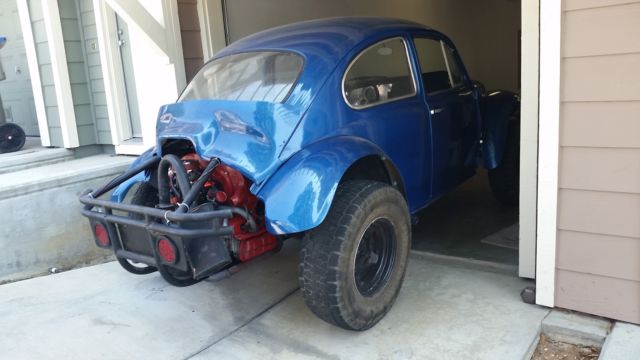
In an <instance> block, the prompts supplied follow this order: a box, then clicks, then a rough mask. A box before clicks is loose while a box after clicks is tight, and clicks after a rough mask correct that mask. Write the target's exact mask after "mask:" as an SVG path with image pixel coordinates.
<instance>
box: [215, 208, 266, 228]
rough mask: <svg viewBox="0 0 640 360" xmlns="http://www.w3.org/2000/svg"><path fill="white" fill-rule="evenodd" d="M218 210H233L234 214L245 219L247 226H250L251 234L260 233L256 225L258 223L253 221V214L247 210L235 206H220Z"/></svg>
mask: <svg viewBox="0 0 640 360" xmlns="http://www.w3.org/2000/svg"><path fill="white" fill-rule="evenodd" d="M218 209H220V210H231V212H232V213H234V214H237V215H240V216H242V217H243V218H245V220H247V225H248V226H249V230H250V231H251V232H256V231H258V226H257V225H256V221H255V220H254V219H253V216H251V214H250V213H249V212H248V211H247V210H245V209H243V208H239V207H233V206H219V207H218Z"/></svg>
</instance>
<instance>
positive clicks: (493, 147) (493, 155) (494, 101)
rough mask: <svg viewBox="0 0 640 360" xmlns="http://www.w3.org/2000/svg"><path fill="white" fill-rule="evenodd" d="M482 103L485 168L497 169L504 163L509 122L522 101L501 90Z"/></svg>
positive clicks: (514, 95)
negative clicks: (503, 157)
mask: <svg viewBox="0 0 640 360" xmlns="http://www.w3.org/2000/svg"><path fill="white" fill-rule="evenodd" d="M482 102H483V103H482V105H483V106H482V127H483V129H482V132H483V135H484V136H483V145H482V153H483V162H484V167H485V168H487V169H495V168H496V167H497V166H498V165H499V164H500V162H501V161H502V156H503V155H504V149H505V146H506V143H507V132H508V128H509V121H510V120H511V118H512V115H513V114H514V112H515V111H516V110H517V109H518V105H519V104H520V101H519V99H518V96H517V95H516V94H515V93H512V92H510V91H501V90H500V91H493V92H491V93H490V94H489V95H487V96H486V97H484V98H483V100H482ZM518 120H519V119H518Z"/></svg>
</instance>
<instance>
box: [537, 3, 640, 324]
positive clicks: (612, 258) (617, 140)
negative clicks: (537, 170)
mask: <svg viewBox="0 0 640 360" xmlns="http://www.w3.org/2000/svg"><path fill="white" fill-rule="evenodd" d="M562 5H563V19H562V60H561V73H562V76H561V93H560V101H561V106H560V162H559V164H560V168H559V193H558V234H557V259H556V270H557V271H556V291H555V299H556V301H555V303H556V306H559V307H563V308H569V309H574V310H579V311H583V312H587V313H592V314H596V315H601V316H606V317H610V318H614V319H620V320H624V321H629V322H634V323H640V220H639V219H640V136H638V134H640V119H639V118H638V114H640V71H638V69H640V21H638V19H640V1H637V0H636V1H629V0H589V1H584V0H564V1H563V3H562ZM540 136H541V137H542V136H544V134H540Z"/></svg>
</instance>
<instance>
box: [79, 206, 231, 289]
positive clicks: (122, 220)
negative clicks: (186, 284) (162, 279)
mask: <svg viewBox="0 0 640 360" xmlns="http://www.w3.org/2000/svg"><path fill="white" fill-rule="evenodd" d="M80 202H81V203H82V204H84V205H85V208H84V209H83V210H82V214H83V215H84V216H86V217H88V218H89V222H90V224H91V228H92V229H95V226H96V224H98V223H100V224H102V225H103V226H104V227H105V228H106V229H107V232H108V234H109V239H110V240H111V241H110V244H111V248H112V250H113V251H114V253H115V255H116V256H117V257H120V258H124V259H129V260H133V261H136V262H140V263H144V264H147V265H151V266H155V267H158V266H160V265H165V266H170V267H173V268H176V269H178V270H181V271H186V272H189V273H191V275H192V276H193V278H194V279H200V278H203V277H206V276H208V275H211V274H212V273H215V272H217V271H219V270H222V269H223V268H224V267H226V266H227V265H229V264H230V263H231V262H232V260H231V256H230V254H229V251H228V250H227V247H226V245H225V239H226V238H228V237H230V236H231V235H232V234H233V227H231V226H223V224H225V223H226V222H225V221H224V220H225V219H229V218H231V217H232V216H233V211H232V210H229V209H224V210H213V209H207V210H204V211H200V212H190V213H177V212H174V211H169V210H160V209H155V208H150V207H145V206H140V205H131V204H122V203H116V202H111V201H106V200H100V199H94V198H93V197H91V195H83V196H81V197H80ZM114 211H115V212H120V213H126V215H119V214H114ZM160 238H168V239H170V241H171V242H172V243H173V244H174V245H175V248H176V251H177V260H176V261H175V262H174V263H167V262H166V261H164V260H163V259H162V258H161V257H160V256H159V255H158V251H157V246H156V244H157V241H158V240H159V239H160ZM98 246H100V245H99V244H98Z"/></svg>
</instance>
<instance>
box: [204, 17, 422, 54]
mask: <svg viewBox="0 0 640 360" xmlns="http://www.w3.org/2000/svg"><path fill="white" fill-rule="evenodd" d="M410 30H431V29H429V28H428V27H426V26H424V25H421V24H418V23H415V22H412V21H408V20H401V19H392V18H383V17H335V18H326V19H319V20H310V21H303V22H298V23H294V24H289V25H284V26H279V27H275V28H272V29H268V30H264V31H261V32H259V33H256V34H253V35H250V36H247V37H245V38H243V39H241V40H239V41H236V42H234V43H233V44H231V45H229V46H228V47H226V48H225V49H223V50H222V51H221V52H219V53H218V54H216V56H215V57H216V58H218V57H221V56H226V55H230V54H234V53H242V52H248V51H258V50H281V51H293V52H298V53H301V54H302V55H304V56H305V57H306V58H320V59H322V60H323V61H326V62H328V63H333V64H335V63H337V62H338V61H340V60H341V59H342V58H343V57H344V56H345V55H346V54H347V53H348V52H349V51H350V50H352V49H353V48H354V47H355V46H357V45H358V44H360V43H362V42H365V41H366V40H368V39H374V38H376V37H379V36H381V35H383V34H393V33H400V32H403V31H410Z"/></svg>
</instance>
